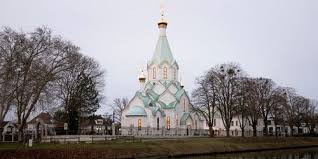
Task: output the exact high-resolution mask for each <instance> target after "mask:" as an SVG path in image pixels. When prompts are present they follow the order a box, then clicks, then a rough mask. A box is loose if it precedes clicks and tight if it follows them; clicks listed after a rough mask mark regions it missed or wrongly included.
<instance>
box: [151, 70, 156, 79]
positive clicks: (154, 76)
mask: <svg viewBox="0 0 318 159" xmlns="http://www.w3.org/2000/svg"><path fill="white" fill-rule="evenodd" d="M152 78H153V79H156V68H155V67H154V68H152Z"/></svg>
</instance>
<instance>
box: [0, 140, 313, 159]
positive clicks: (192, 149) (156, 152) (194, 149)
mask: <svg viewBox="0 0 318 159" xmlns="http://www.w3.org/2000/svg"><path fill="white" fill-rule="evenodd" d="M313 145H316V146H318V138H275V137H266V138H261V137H260V138H186V139H169V140H168V139H166V140H164V139H160V140H159V139H156V140H154V139H142V140H141V141H139V142H122V141H121V142H116V141H111V142H107V143H96V144H85V143H80V144H34V146H33V147H32V148H28V147H25V146H22V145H18V144H0V154H7V155H8V156H12V155H16V156H18V155H19V154H20V155H21V156H23V157H24V158H27V157H28V156H32V154H33V153H37V154H42V155H45V154H49V155H54V156H56V157H53V158H59V159H61V156H62V158H78V157H79V156H80V158H81V156H85V155H89V154H94V155H95V156H99V157H101V156H103V157H102V158H105V156H107V157H110V158H112V157H118V158H122V157H149V156H176V155H184V154H205V153H224V152H236V151H251V150H262V149H281V148H292V147H302V146H313ZM24 154H25V155H24ZM79 154H80V155H79ZM74 155H75V157H74ZM76 156H78V157H76ZM90 157H91V156H90ZM0 158H1V157H0ZM30 158H31V157H30Z"/></svg>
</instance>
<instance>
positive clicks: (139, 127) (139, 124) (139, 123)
mask: <svg viewBox="0 0 318 159" xmlns="http://www.w3.org/2000/svg"><path fill="white" fill-rule="evenodd" d="M138 130H141V119H138Z"/></svg>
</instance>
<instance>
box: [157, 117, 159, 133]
mask: <svg viewBox="0 0 318 159" xmlns="http://www.w3.org/2000/svg"><path fill="white" fill-rule="evenodd" d="M157 130H159V117H158V118H157Z"/></svg>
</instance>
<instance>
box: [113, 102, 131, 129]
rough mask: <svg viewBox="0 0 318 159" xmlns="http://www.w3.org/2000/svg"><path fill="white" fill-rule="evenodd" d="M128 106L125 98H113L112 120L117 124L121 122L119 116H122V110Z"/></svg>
mask: <svg viewBox="0 0 318 159" xmlns="http://www.w3.org/2000/svg"><path fill="white" fill-rule="evenodd" d="M127 106H128V99H127V98H115V99H114V101H113V103H112V105H111V108H112V110H113V120H114V121H117V122H118V123H120V122H121V116H122V114H123V111H124V109H125V108H126V107H127Z"/></svg>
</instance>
